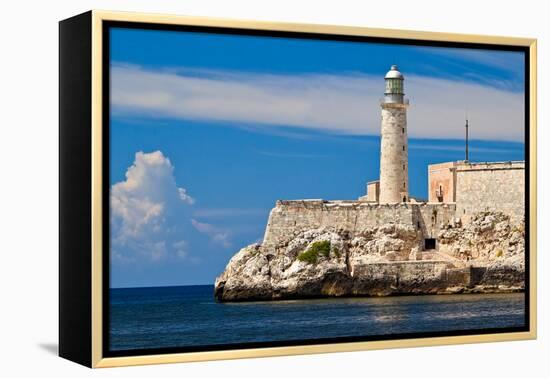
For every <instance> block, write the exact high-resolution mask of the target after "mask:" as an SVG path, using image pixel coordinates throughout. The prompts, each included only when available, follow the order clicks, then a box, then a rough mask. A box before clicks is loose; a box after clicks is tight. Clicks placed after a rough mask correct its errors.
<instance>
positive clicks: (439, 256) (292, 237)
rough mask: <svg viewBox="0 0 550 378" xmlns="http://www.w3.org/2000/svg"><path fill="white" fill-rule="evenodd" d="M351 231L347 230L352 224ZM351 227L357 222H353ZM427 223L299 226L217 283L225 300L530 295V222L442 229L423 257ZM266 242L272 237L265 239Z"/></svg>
mask: <svg viewBox="0 0 550 378" xmlns="http://www.w3.org/2000/svg"><path fill="white" fill-rule="evenodd" d="M346 224H347V223H346ZM350 224H351V223H350ZM419 224H420V223H418V222H415V221H414V219H411V221H410V222H404V221H403V220H400V221H399V222H387V223H385V224H380V225H377V226H372V227H355V226H346V227H342V226H339V227H332V226H330V225H329V226H327V225H321V226H319V227H317V228H308V227H306V228H300V227H297V228H296V229H295V230H294V231H293V232H287V233H285V234H284V236H280V237H278V238H277V239H276V242H274V241H273V238H270V240H271V242H269V243H265V242H264V243H263V244H253V245H250V246H247V247H245V248H243V249H241V250H240V251H239V252H238V253H237V254H236V255H235V256H233V258H232V259H231V260H230V261H229V263H228V264H227V267H226V269H225V271H224V272H223V273H222V274H221V275H220V276H219V277H218V278H217V279H216V282H215V293H214V294H215V297H216V298H217V299H218V300H220V301H247V300H276V299H289V298H315V297H332V296H335V297H337V296H385V295H406V294H436V293H460V292H504V291H519V290H522V289H523V282H524V271H525V267H524V251H525V234H524V227H523V222H521V223H520V224H512V222H511V221H510V218H509V217H508V216H506V215H504V214H502V213H495V212H484V213H479V214H477V215H476V216H475V217H474V218H473V220H472V222H470V223H469V224H467V225H462V224H461V223H460V221H459V220H456V219H453V220H450V221H446V222H445V223H443V224H441V225H439V227H438V230H439V232H438V234H437V240H438V250H430V251H423V245H424V244H423V243H424V237H425V236H424V235H423V233H422V229H421V228H419V227H418V225H419ZM266 238H267V235H266Z"/></svg>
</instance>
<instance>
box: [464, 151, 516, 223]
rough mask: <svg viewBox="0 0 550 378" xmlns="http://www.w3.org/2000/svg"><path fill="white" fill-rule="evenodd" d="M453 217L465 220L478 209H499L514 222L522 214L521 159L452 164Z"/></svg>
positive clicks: (478, 210) (468, 219) (467, 220)
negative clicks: (455, 215)
mask: <svg viewBox="0 0 550 378" xmlns="http://www.w3.org/2000/svg"><path fill="white" fill-rule="evenodd" d="M456 206H457V216H459V217H460V218H461V219H462V221H463V222H469V221H470V219H471V217H472V215H473V214H475V213H478V212H480V211H500V212H503V213H504V214H507V215H509V216H510V217H511V218H512V220H514V221H517V220H519V219H521V218H523V216H524V214H525V162H523V161H521V162H499V163H462V164H458V165H457V166H456Z"/></svg>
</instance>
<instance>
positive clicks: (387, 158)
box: [380, 103, 409, 203]
mask: <svg viewBox="0 0 550 378" xmlns="http://www.w3.org/2000/svg"><path fill="white" fill-rule="evenodd" d="M380 151H381V152H380V203H395V202H404V199H405V201H407V200H408V199H409V194H408V193H409V179H408V177H409V175H408V169H409V167H408V146H407V107H406V105H404V104H386V103H383V104H382V130H381V142H380Z"/></svg>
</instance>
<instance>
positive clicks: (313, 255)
mask: <svg viewBox="0 0 550 378" xmlns="http://www.w3.org/2000/svg"><path fill="white" fill-rule="evenodd" d="M329 254H330V242H329V241H328V240H323V241H318V242H315V243H313V244H312V245H311V246H310V247H309V248H308V249H307V250H306V251H304V252H302V253H300V254H299V255H298V260H300V261H304V262H307V263H310V264H315V263H317V259H318V258H319V255H323V256H325V257H328V256H329Z"/></svg>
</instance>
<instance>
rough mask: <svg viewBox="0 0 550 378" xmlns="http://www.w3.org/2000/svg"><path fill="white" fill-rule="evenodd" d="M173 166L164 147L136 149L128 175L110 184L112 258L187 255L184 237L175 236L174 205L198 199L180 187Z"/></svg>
mask: <svg viewBox="0 0 550 378" xmlns="http://www.w3.org/2000/svg"><path fill="white" fill-rule="evenodd" d="M173 172H174V167H173V165H172V163H171V162H170V160H169V159H168V158H167V157H166V156H164V154H163V153H162V152H161V151H155V152H151V153H144V152H142V151H140V152H137V153H136V155H135V160H134V163H133V164H132V165H131V166H130V167H129V168H128V170H127V171H126V179H125V180H124V181H121V182H118V183H116V184H114V185H112V187H111V193H110V194H111V197H110V201H111V225H112V230H111V234H112V236H111V238H112V239H111V241H112V247H113V248H112V249H113V253H112V255H113V258H114V260H116V261H121V262H128V261H133V260H135V259H137V258H140V257H145V258H148V259H150V260H151V261H158V260H161V259H164V258H166V257H167V256H169V255H171V254H174V255H175V256H179V257H185V256H187V250H186V243H185V241H184V240H179V241H177V242H170V241H171V239H173V237H174V235H173V233H174V232H173V231H174V225H173V224H172V222H171V221H170V216H171V212H170V210H171V209H175V208H177V207H178V206H185V205H190V204H193V203H194V202H195V200H194V199H193V198H192V197H191V196H190V195H189V194H188V193H187V191H186V190H185V189H184V188H181V187H178V186H177V184H176V181H175V178H174V174H173Z"/></svg>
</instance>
